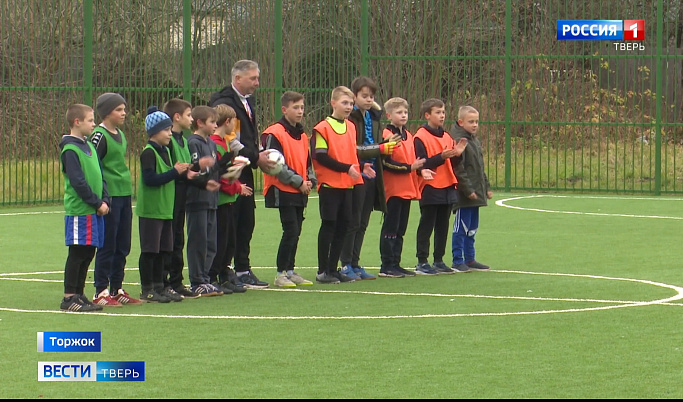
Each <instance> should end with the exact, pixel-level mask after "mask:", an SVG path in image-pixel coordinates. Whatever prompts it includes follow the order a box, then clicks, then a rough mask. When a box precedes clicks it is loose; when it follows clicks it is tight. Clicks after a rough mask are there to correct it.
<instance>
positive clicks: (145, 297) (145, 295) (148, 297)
mask: <svg viewBox="0 0 683 402" xmlns="http://www.w3.org/2000/svg"><path fill="white" fill-rule="evenodd" d="M140 300H142V301H143V302H145V303H170V302H171V299H169V298H168V297H166V296H165V295H161V294H159V293H157V292H155V291H153V290H152V291H151V292H142V293H141V294H140Z"/></svg>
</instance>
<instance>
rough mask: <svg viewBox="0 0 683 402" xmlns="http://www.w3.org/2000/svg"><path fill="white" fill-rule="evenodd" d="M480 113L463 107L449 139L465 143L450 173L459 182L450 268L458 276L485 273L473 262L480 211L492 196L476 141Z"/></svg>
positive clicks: (480, 149)
mask: <svg viewBox="0 0 683 402" xmlns="http://www.w3.org/2000/svg"><path fill="white" fill-rule="evenodd" d="M478 128H479V112H478V111H477V109H475V108H473V107H471V106H462V107H461V108H460V110H459V111H458V121H457V122H456V123H455V124H454V125H453V128H452V129H451V132H450V134H451V136H452V137H453V139H454V140H456V141H458V140H460V139H461V138H466V139H467V148H465V151H464V152H463V153H462V156H461V157H462V161H461V162H460V163H459V164H457V165H455V167H454V169H453V171H454V173H455V177H456V178H457V179H458V184H457V187H458V202H457V204H456V205H455V208H456V210H455V222H454V223H453V236H452V242H453V243H452V250H453V266H452V268H453V269H454V270H456V271H457V272H468V271H486V270H488V269H489V267H488V266H487V265H484V264H481V263H479V262H477V261H476V260H475V259H474V235H475V234H476V233H477V229H478V228H479V207H485V206H486V205H487V204H488V203H487V199H491V197H492V196H493V193H492V192H491V186H490V185H489V180H488V178H487V177H486V171H485V169H484V154H483V152H482V147H481V142H479V139H478V138H477V135H476V134H477V129H478Z"/></svg>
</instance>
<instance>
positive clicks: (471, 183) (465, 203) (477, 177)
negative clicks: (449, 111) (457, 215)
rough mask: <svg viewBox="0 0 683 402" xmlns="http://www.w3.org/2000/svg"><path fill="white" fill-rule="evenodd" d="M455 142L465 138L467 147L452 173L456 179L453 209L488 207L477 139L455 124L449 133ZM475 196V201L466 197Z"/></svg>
mask: <svg viewBox="0 0 683 402" xmlns="http://www.w3.org/2000/svg"><path fill="white" fill-rule="evenodd" d="M450 134H451V137H453V139H454V140H455V141H459V140H460V139H461V138H467V147H466V148H465V150H464V151H463V153H462V156H461V157H462V160H461V161H460V163H458V164H457V165H456V166H455V168H454V169H453V171H454V172H455V177H456V178H457V179H458V184H457V188H458V203H457V204H456V206H455V208H465V207H485V206H486V205H488V201H487V200H488V198H487V197H486V193H487V192H488V191H489V190H491V186H490V185H489V179H488V178H487V177H486V170H485V166H484V153H483V151H482V148H481V142H479V139H478V138H477V137H476V136H474V135H472V134H470V133H468V132H467V131H465V129H463V128H462V127H460V125H458V123H457V122H456V123H455V124H454V125H453V128H452V129H451V131H450ZM472 193H475V194H477V199H476V200H470V199H469V198H468V195H470V194H472Z"/></svg>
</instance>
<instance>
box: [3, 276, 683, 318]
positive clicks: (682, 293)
mask: <svg viewBox="0 0 683 402" xmlns="http://www.w3.org/2000/svg"><path fill="white" fill-rule="evenodd" d="M490 272H499V273H512V274H530V275H547V276H567V277H579V278H582V277H586V278H593V279H606V280H618V281H626V282H636V283H644V284H648V285H653V286H658V287H664V288H668V289H673V290H674V291H676V293H677V294H676V295H674V296H672V297H668V298H664V299H658V300H652V301H647V302H634V303H628V304H619V305H611V306H604V307H587V308H574V309H562V310H538V311H514V312H499V313H454V314H416V315H384V316H381V315H378V316H215V315H210V316H197V315H168V314H131V313H125V314H112V313H104V312H102V313H95V312H90V313H72V312H66V311H58V310H27V309H15V308H6V307H0V311H7V312H22V313H48V314H87V315H98V316H108V317H143V318H181V319H185V318H189V319H222V320H228V319H230V320H359V319H401V318H455V317H491V316H519V315H538V314H558V313H573V312H586V311H600V310H612V309H617V308H625V307H641V306H650V305H656V304H659V305H661V304H668V303H669V302H672V301H676V300H681V299H683V288H681V287H678V286H674V285H669V284H665V283H660V282H654V281H648V280H641V279H631V278H616V277H607V276H599V275H581V274H562V273H548V272H528V271H509V270H494V271H490Z"/></svg>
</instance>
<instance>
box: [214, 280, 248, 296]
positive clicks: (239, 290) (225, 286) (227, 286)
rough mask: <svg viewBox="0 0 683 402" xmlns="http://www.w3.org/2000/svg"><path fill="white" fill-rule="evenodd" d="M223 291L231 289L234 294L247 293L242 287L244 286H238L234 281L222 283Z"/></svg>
mask: <svg viewBox="0 0 683 402" xmlns="http://www.w3.org/2000/svg"><path fill="white" fill-rule="evenodd" d="M220 288H221V289H230V290H231V291H232V293H244V292H246V291H247V288H245V287H244V286H242V284H237V283H235V282H233V281H232V280H227V281H225V282H223V283H221V286H220Z"/></svg>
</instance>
